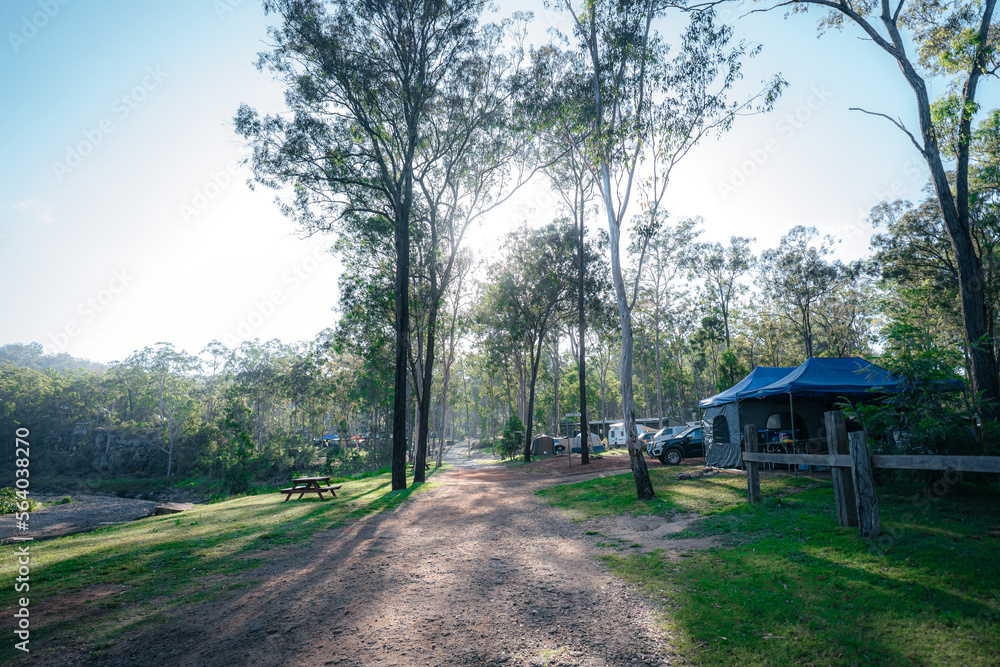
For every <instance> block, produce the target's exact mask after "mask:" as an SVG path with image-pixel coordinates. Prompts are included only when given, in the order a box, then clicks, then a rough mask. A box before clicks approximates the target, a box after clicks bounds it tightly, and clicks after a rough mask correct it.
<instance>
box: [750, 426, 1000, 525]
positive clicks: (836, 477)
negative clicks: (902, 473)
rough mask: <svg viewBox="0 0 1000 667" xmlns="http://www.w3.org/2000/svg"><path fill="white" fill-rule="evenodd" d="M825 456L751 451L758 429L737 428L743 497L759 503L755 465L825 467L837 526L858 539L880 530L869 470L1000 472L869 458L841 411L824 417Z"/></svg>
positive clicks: (995, 467) (955, 461) (986, 462)
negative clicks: (856, 534)
mask: <svg viewBox="0 0 1000 667" xmlns="http://www.w3.org/2000/svg"><path fill="white" fill-rule="evenodd" d="M824 418H825V421H826V434H827V445H828V447H829V450H830V453H829V454H765V453H763V452H760V451H757V450H758V447H759V443H758V440H757V438H758V431H757V426H756V425H754V424H747V425H746V426H745V427H744V429H743V436H744V440H745V442H746V451H744V452H743V460H744V461H745V462H746V466H747V495H748V496H749V497H750V502H751V503H757V502H760V464H761V463H772V464H773V463H782V464H787V465H800V464H801V465H816V466H829V467H830V470H831V475H832V477H833V499H834V504H835V505H836V509H837V520H838V522H839V523H840V525H841V526H858V530H859V532H860V533H861V536H862V537H877V536H878V535H879V533H880V532H881V530H882V528H881V519H880V517H879V511H878V497H877V496H876V494H875V483H874V480H873V478H872V469H874V468H890V469H896V470H954V471H962V472H989V473H1000V456H936V455H927V456H895V455H894V456H886V455H875V456H872V455H871V454H869V452H868V436H867V435H866V434H865V433H864V431H858V432H854V433H848V432H847V422H846V420H845V419H844V413H843V412H840V411H832V412H827V413H825V414H824Z"/></svg>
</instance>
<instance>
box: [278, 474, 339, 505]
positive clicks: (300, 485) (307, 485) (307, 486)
mask: <svg viewBox="0 0 1000 667" xmlns="http://www.w3.org/2000/svg"><path fill="white" fill-rule="evenodd" d="M320 483H325V484H327V485H328V486H320ZM329 483H330V477H329V476H326V477H296V478H295V479H293V480H292V485H291V486H290V487H289V488H287V489H281V491H280V492H281V493H283V494H285V500H282V501H281V502H285V501H287V500H288V499H289V498H291V497H292V494H293V493H297V494H299V497H298V498H296V500H302V496H304V495H305V494H307V493H315V494H316V495H318V496H319V498H320V500H326V499H325V498H324V497H323V494H324V493H327V492H329V494H330V495H331V496H332V497H334V498H336V497H337V494H336V489H339V488H340V487H341V486H343V485H342V484H333V485H330V484H329Z"/></svg>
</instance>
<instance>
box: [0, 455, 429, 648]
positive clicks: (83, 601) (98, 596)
mask: <svg viewBox="0 0 1000 667" xmlns="http://www.w3.org/2000/svg"><path fill="white" fill-rule="evenodd" d="M434 472H436V471H434V470H429V471H428V477H429V478H430V479H429V480H428V482H426V483H425V484H422V485H417V486H409V487H408V488H407V489H405V490H403V491H391V490H390V488H391V482H390V479H391V477H390V475H388V474H383V475H379V476H373V477H367V478H364V479H360V480H355V481H346V482H342V484H343V487H342V488H341V489H340V490H339V491H338V496H337V498H335V499H332V500H331V499H329V498H328V499H327V500H320V499H319V498H316V497H312V498H303V499H302V500H294V499H293V500H291V501H289V502H286V503H283V502H281V498H282V497H281V496H279V495H278V494H269V495H257V496H249V497H243V498H239V499H234V500H228V501H224V502H219V503H213V504H209V505H200V506H198V507H197V508H196V509H194V510H190V511H187V512H183V513H181V514H173V515H167V516H160V517H151V518H148V519H142V520H139V521H135V522H131V523H127V524H119V525H115V526H109V527H107V528H102V529H99V530H96V531H93V532H89V533H81V534H78V535H72V536H68V537H63V538H56V539H53V540H48V541H44V542H38V543H32V544H31V547H30V548H31V574H30V577H31V579H30V585H31V589H30V591H28V592H24V593H21V594H22V595H28V596H29V597H30V599H31V614H32V616H31V619H32V624H31V630H32V633H31V639H32V647H34V646H40V647H41V646H44V647H53V648H54V647H57V646H59V645H61V644H65V643H72V642H74V641H85V642H88V643H91V644H92V645H93V647H94V649H95V650H99V649H100V648H101V647H103V646H107V645H108V644H109V643H111V642H114V641H115V640H116V638H117V637H120V636H121V635H122V634H124V633H127V632H129V631H130V630H134V629H136V628H138V627H140V626H144V625H147V624H150V623H157V622H160V621H162V620H164V619H165V618H166V616H167V615H169V614H170V613H171V612H172V611H173V610H176V609H178V608H181V607H184V606H185V605H190V604H195V603H199V602H204V601H206V600H209V599H211V598H213V597H215V596H218V595H222V594H225V593H226V592H227V591H231V590H232V589H233V588H240V587H244V586H247V585H253V584H255V583H256V581H255V580H254V579H253V570H254V569H255V568H257V567H259V566H260V565H262V564H263V563H265V562H267V560H268V555H269V552H271V551H272V550H274V549H280V548H285V547H289V546H292V545H296V544H303V543H307V541H308V539H309V538H310V537H311V536H312V535H313V534H314V533H315V532H316V531H318V530H323V529H326V528H331V527H335V526H337V525H339V524H341V523H343V522H345V521H348V520H352V519H360V518H364V517H366V516H369V515H372V514H376V513H378V512H381V511H384V510H387V509H390V508H392V507H395V506H397V505H398V504H399V503H401V502H403V500H405V499H406V498H407V497H408V496H409V495H410V494H411V493H415V492H419V491H422V490H427V489H429V488H433V487H434V486H437V484H438V483H437V482H436V481H435V480H433V478H432V477H431V475H433V473H434ZM412 481H413V480H412V476H411V477H410V479H409V483H410V484H412ZM15 549H16V547H15V546H12V545H8V546H4V547H0V551H3V552H6V553H5V555H4V557H3V558H2V560H0V589H3V590H9V591H12V590H14V584H15V577H16V576H17V572H16V570H17V558H16V557H14V550H15ZM237 574H246V575H247V576H240V577H234V576H233V575H237ZM11 609H12V608H11ZM36 639H37V640H38V643H37V644H36V643H34V641H35V640H36Z"/></svg>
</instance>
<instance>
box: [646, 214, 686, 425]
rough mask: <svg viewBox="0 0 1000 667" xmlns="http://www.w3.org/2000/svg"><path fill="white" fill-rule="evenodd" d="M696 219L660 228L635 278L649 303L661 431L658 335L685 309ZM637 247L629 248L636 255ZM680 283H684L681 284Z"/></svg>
mask: <svg viewBox="0 0 1000 667" xmlns="http://www.w3.org/2000/svg"><path fill="white" fill-rule="evenodd" d="M701 222H702V221H701V219H700V218H685V219H683V220H680V221H679V222H678V223H677V224H676V225H665V226H663V227H661V228H660V229H659V230H658V231H657V232H656V234H655V235H654V236H653V237H652V238H651V239H650V240H649V242H648V244H647V245H646V254H647V255H648V260H647V264H646V266H647V269H646V272H645V273H643V274H642V275H640V276H638V279H639V284H640V290H641V292H642V295H643V297H644V300H645V301H646V302H647V303H651V304H652V308H651V309H650V310H651V311H652V312H651V313H649V315H650V318H651V322H650V328H651V329H652V330H653V352H654V357H655V365H656V407H657V415H658V417H659V427H660V428H663V410H664V405H663V357H662V353H661V340H660V333H661V331H662V330H663V328H664V327H663V323H664V320H665V319H666V318H667V317H668V316H669V315H670V314H671V313H672V312H674V311H675V310H676V309H677V308H678V307H685V306H684V305H683V304H684V296H686V294H687V286H686V281H684V279H685V278H686V271H687V268H688V266H689V264H690V262H691V261H692V259H693V253H692V251H694V253H697V248H696V247H695V246H694V242H695V239H696V238H697V237H698V236H699V235H700V234H701V230H700V229H699V227H700V226H701ZM637 246H638V244H635V243H634V244H633V245H632V247H631V249H632V250H633V251H634V252H637V251H638V250H639V248H638V247H637ZM682 281H684V282H683V283H682Z"/></svg>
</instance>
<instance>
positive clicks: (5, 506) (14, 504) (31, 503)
mask: <svg viewBox="0 0 1000 667" xmlns="http://www.w3.org/2000/svg"><path fill="white" fill-rule="evenodd" d="M24 501H25V499H23V498H21V497H20V496H18V495H17V491H15V490H14V489H12V488H10V487H7V488H4V489H0V514H13V513H14V512H25V511H27V512H31V511H32V510H34V509H35V508H36V507H38V502H37V501H36V500H35V499H34V498H32V497H31V496H28V498H27V501H28V509H27V510H23V509H21V508H20V507H18V503H23V502H24Z"/></svg>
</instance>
